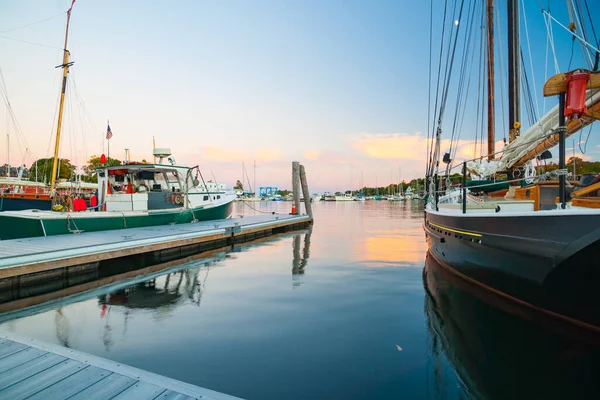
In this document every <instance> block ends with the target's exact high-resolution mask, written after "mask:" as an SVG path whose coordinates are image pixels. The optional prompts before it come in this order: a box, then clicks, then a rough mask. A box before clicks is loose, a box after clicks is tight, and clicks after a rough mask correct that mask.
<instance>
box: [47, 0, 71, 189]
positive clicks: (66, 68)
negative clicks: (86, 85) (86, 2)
mask: <svg viewBox="0 0 600 400" xmlns="http://www.w3.org/2000/svg"><path fill="white" fill-rule="evenodd" d="M73 4H75V0H73V3H71V7H70V8H69V9H68V10H67V28H66V30H65V46H64V53H63V63H62V64H61V65H58V66H57V67H56V68H62V69H63V81H62V89H61V92H60V106H59V108H58V123H57V125H56V142H55V143H54V160H53V162H52V176H51V178H50V179H51V180H50V190H51V192H54V187H55V185H56V175H57V170H58V149H59V147H60V131H61V128H62V116H63V110H64V106H65V91H66V90H67V74H68V73H69V67H70V66H71V65H73V63H72V62H69V55H70V53H69V50H67V40H68V38H69V22H70V21H71V10H72V9H73Z"/></svg>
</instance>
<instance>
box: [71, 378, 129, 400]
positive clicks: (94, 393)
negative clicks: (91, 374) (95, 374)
mask: <svg viewBox="0 0 600 400" xmlns="http://www.w3.org/2000/svg"><path fill="white" fill-rule="evenodd" d="M136 382H137V380H135V379H133V378H129V377H127V376H124V375H120V374H117V373H112V374H110V375H109V376H107V377H106V378H104V379H102V380H100V381H98V382H96V383H94V384H93V385H91V386H89V387H87V388H86V389H84V390H82V391H81V392H79V393H76V394H74V395H73V396H71V397H69V400H105V399H112V398H114V397H115V396H116V395H118V394H119V393H121V392H123V391H124V390H126V389H127V388H129V387H130V386H132V385H134V384H135V383H136Z"/></svg>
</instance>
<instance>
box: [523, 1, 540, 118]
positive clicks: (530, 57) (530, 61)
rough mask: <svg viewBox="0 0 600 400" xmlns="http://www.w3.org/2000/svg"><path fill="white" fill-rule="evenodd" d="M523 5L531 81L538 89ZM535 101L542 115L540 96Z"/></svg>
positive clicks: (538, 111)
mask: <svg viewBox="0 0 600 400" xmlns="http://www.w3.org/2000/svg"><path fill="white" fill-rule="evenodd" d="M521 5H522V6H523V22H524V25H525V37H526V38H527V50H528V53H529V66H530V68H531V81H532V83H533V87H534V88H536V87H537V85H536V84H535V70H534V69H533V57H532V55H531V53H532V52H531V41H530V40H529V24H528V23H527V14H526V13H525V2H524V1H522V2H521ZM534 100H535V106H536V110H537V114H539V113H540V105H539V102H538V96H537V94H536V95H535V96H534Z"/></svg>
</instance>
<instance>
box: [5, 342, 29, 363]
mask: <svg viewBox="0 0 600 400" xmlns="http://www.w3.org/2000/svg"><path fill="white" fill-rule="evenodd" d="M25 348H26V346H25V345H22V344H21V343H14V342H13V343H10V344H8V345H7V346H4V347H2V348H0V359H2V358H4V357H6V356H9V355H11V354H13V353H16V352H18V351H21V350H24V349H25Z"/></svg>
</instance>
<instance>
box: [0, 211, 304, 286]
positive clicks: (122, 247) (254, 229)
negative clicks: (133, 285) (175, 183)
mask: <svg viewBox="0 0 600 400" xmlns="http://www.w3.org/2000/svg"><path fill="white" fill-rule="evenodd" d="M311 222H312V218H311V217H309V216H307V215H287V214H268V215H256V216H246V217H238V218H229V219H223V220H212V221H203V222H197V223H188V224H178V225H163V226H152V227H143V228H129V229H118V230H110V231H102V232H83V233H79V234H68V235H56V236H47V237H35V238H25V239H12V240H4V241H0V279H3V278H11V277H17V276H21V275H27V274H35V273H39V272H44V271H50V270H56V269H59V268H65V267H70V266H76V265H83V264H88V263H97V262H99V261H102V260H108V259H112V258H117V257H125V256H132V255H136V254H143V253H149V252H154V251H167V250H172V249H174V248H178V247H184V246H199V245H204V246H206V249H209V246H210V245H211V244H214V245H221V246H223V245H228V244H234V243H241V242H244V241H246V240H249V239H253V238H254V237H261V236H267V235H270V234H272V233H277V232H285V231H287V230H291V229H297V228H305V227H307V226H308V225H309V224H310V223H311Z"/></svg>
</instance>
